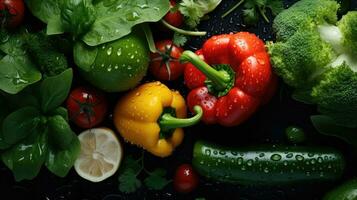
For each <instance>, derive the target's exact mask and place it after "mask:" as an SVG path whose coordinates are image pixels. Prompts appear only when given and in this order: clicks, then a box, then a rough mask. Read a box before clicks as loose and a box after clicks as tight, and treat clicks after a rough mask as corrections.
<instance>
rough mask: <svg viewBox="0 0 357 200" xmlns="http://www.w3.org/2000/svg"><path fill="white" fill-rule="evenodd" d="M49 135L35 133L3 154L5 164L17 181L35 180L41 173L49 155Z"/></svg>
mask: <svg viewBox="0 0 357 200" xmlns="http://www.w3.org/2000/svg"><path fill="white" fill-rule="evenodd" d="M47 148H48V146H47V134H38V133H34V134H32V135H31V136H29V137H28V138H26V140H24V141H23V142H21V143H18V144H16V145H15V146H13V147H12V148H11V149H9V150H7V151H5V152H3V153H2V155H1V158H2V161H3V162H4V164H5V165H6V166H7V167H8V168H9V169H11V170H12V172H13V174H14V176H15V179H16V181H21V180H24V179H28V180H30V179H33V178H34V177H36V176H37V175H38V173H39V172H40V169H41V166H42V164H43V163H44V161H45V159H46V155H47Z"/></svg>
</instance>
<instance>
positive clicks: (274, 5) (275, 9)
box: [266, 0, 284, 16]
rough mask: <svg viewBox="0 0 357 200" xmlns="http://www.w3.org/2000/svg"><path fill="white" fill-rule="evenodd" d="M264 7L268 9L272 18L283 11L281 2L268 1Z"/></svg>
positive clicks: (276, 0)
mask: <svg viewBox="0 0 357 200" xmlns="http://www.w3.org/2000/svg"><path fill="white" fill-rule="evenodd" d="M266 7H268V8H269V9H270V10H271V12H272V14H273V15H274V16H277V15H278V14H279V13H281V12H282V11H283V10H284V4H283V1H282V0H268V1H267V3H266Z"/></svg>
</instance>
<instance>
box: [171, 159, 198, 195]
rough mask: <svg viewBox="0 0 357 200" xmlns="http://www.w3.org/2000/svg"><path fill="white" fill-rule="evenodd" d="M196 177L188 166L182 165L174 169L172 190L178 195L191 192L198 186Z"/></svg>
mask: <svg viewBox="0 0 357 200" xmlns="http://www.w3.org/2000/svg"><path fill="white" fill-rule="evenodd" d="M198 182H199V179H198V175H197V174H196V172H195V171H194V170H193V168H192V166H191V165H189V164H182V165H180V166H179V167H178V168H177V169H176V173H175V177H174V188H175V190H176V191H177V192H180V193H189V192H192V191H193V190H194V189H196V187H197V186H198Z"/></svg>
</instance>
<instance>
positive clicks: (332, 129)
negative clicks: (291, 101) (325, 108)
mask: <svg viewBox="0 0 357 200" xmlns="http://www.w3.org/2000/svg"><path fill="white" fill-rule="evenodd" d="M311 121H312V124H313V125H314V127H315V128H316V129H317V131H318V132H319V133H321V134H324V135H328V136H333V137H337V138H340V139H342V140H343V141H345V142H347V143H349V144H351V145H353V146H354V147H356V148H357V134H356V133H357V129H356V128H347V127H343V126H338V125H336V124H335V123H334V120H333V119H332V118H330V117H328V116H325V115H314V116H311Z"/></svg>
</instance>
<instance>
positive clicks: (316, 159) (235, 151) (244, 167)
mask: <svg viewBox="0 0 357 200" xmlns="http://www.w3.org/2000/svg"><path fill="white" fill-rule="evenodd" d="M279 158H280V159H279ZM301 158H303V159H301ZM192 164H193V166H194V168H195V169H196V170H197V172H198V173H199V174H200V175H202V176H204V177H206V178H208V179H212V180H215V181H219V182H225V183H233V184H243V185H282V184H293V183H299V182H304V181H305V182H311V181H328V180H336V179H338V178H339V177H341V175H342V173H343V170H344V167H345V161H344V158H343V156H342V154H341V153H339V152H338V151H336V150H333V149H329V148H319V147H299V146H292V147H287V146H272V145H270V146H258V147H257V146H255V147H240V148H228V147H221V146H217V145H214V144H210V143H206V142H203V141H199V142H196V144H195V146H194V152H193V160H192Z"/></svg>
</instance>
